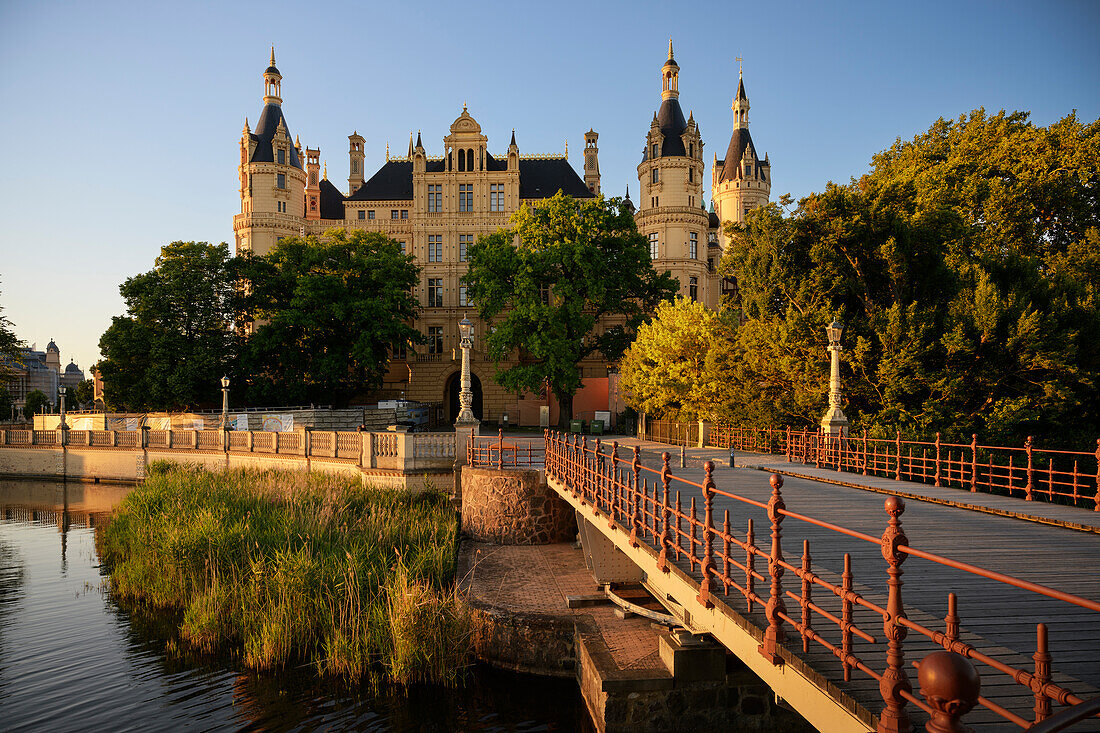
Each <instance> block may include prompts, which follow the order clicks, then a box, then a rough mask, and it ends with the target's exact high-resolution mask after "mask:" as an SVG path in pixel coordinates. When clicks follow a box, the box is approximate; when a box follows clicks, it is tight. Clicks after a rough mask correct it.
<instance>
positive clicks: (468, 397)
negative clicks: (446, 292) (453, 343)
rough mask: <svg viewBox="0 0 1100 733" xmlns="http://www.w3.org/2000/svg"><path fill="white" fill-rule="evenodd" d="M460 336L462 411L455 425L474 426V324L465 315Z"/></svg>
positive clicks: (463, 315) (459, 324)
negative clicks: (471, 365)
mask: <svg viewBox="0 0 1100 733" xmlns="http://www.w3.org/2000/svg"><path fill="white" fill-rule="evenodd" d="M458 335H459V341H458V345H459V348H461V349H462V380H461V385H460V386H461V389H460V390H459V393H458V404H459V408H460V409H459V411H458V419H457V420H455V425H456V426H459V425H472V424H474V423H476V422H477V418H475V417H474V411H473V407H474V392H473V389H472V388H471V385H470V383H471V379H470V349H471V348H472V347H473V343H474V324H473V323H471V322H470V319H469V318H467V317H466V314H465V313H463V314H462V320H461V321H459V322H458Z"/></svg>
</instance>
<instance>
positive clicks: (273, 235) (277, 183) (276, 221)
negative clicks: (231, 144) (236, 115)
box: [233, 47, 306, 254]
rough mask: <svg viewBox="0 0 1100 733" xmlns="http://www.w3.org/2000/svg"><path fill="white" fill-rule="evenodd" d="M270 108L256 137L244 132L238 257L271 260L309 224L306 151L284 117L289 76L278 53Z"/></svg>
mask: <svg viewBox="0 0 1100 733" xmlns="http://www.w3.org/2000/svg"><path fill="white" fill-rule="evenodd" d="M263 76H264V97H263V101H264V108H263V111H262V112H261V113H260V119H259V120H258V121H257V123H256V130H255V132H253V131H252V130H251V129H250V128H249V126H248V121H247V120H245V126H244V130H242V132H241V145H240V153H241V156H240V160H241V162H240V166H239V167H238V174H239V176H240V191H241V212H240V213H239V214H237V215H236V216H234V217H233V231H234V234H235V237H236V249H237V253H238V254H241V253H243V252H255V253H256V254H266V253H267V252H269V251H270V250H271V248H272V247H274V246H275V243H276V242H277V241H279V240H280V239H282V238H283V237H293V236H297V235H298V234H299V233H300V232H301V229H302V226H303V224H304V221H305V188H306V173H305V171H304V170H303V169H302V162H301V154H300V153H301V146H300V145H299V144H297V143H296V142H295V140H294V139H293V138H292V137H291V135H290V130H289V128H288V126H287V124H286V119H285V118H284V117H283V108H282V104H283V98H282V80H283V76H282V74H280V73H279V69H278V68H276V66H275V49H274V47H272V49H271V61H270V63H269V65H268V67H267V68H266V69H264V74H263Z"/></svg>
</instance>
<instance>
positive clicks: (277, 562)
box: [98, 467, 470, 683]
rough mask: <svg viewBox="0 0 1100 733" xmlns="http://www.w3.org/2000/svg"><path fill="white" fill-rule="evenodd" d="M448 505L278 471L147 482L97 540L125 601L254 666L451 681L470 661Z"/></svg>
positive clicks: (161, 473) (155, 473) (180, 472)
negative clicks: (166, 612) (172, 612)
mask: <svg viewBox="0 0 1100 733" xmlns="http://www.w3.org/2000/svg"><path fill="white" fill-rule="evenodd" d="M456 522H457V519H456V517H455V514H454V511H453V509H452V508H451V507H450V505H449V503H448V501H447V499H446V497H445V496H443V495H441V494H438V493H427V494H423V495H418V496H413V495H409V494H407V493H398V492H396V491H389V490H378V489H370V488H363V487H362V486H360V485H359V483H358V482H357V481H355V480H354V479H351V478H344V477H339V476H331V475H326V474H321V473H302V472H294V473H291V472H282V471H245V470H234V471H220V472H206V471H197V470H191V469H188V468H181V467H160V468H157V469H155V470H151V471H150V475H149V476H148V477H147V478H146V480H145V482H144V483H143V484H142V485H141V486H139V487H137V488H136V489H134V491H133V492H132V493H131V494H130V495H129V496H128V497H127V498H126V500H125V501H124V502H123V503H122V505H121V506H120V507H119V508H118V510H117V511H116V513H115V514H114V516H113V517H112V518H111V520H110V522H109V523H108V524H107V525H106V526H105V527H104V528H103V531H102V532H100V533H99V534H98V537H99V539H98V542H99V552H100V557H101V558H102V560H103V562H104V563H105V564H106V566H107V568H108V569H109V571H110V574H111V587H112V592H113V593H114V594H115V595H116V597H118V598H119V599H120V600H123V601H125V602H130V603H134V604H141V605H146V606H151V607H154V608H164V609H178V610H179V611H181V612H182V622H181V627H180V632H181V636H182V638H183V639H184V640H186V641H187V642H188V643H190V644H191V645H192V646H194V647H196V648H198V649H202V650H205V651H214V650H220V651H231V652H234V653H239V654H240V655H241V658H242V660H243V661H244V662H245V664H247V665H248V666H249V667H252V668H255V669H271V668H276V667H281V666H284V665H286V664H287V663H292V662H293V663H300V662H310V663H313V664H315V665H316V667H317V668H318V670H319V671H320V672H322V673H325V674H336V675H342V676H346V677H348V678H351V679H358V678H360V677H361V676H364V675H368V674H373V673H377V672H378V671H380V670H382V671H384V672H385V674H386V676H387V677H389V678H390V679H393V680H396V681H399V682H443V683H453V682H454V681H455V680H456V679H457V678H458V676H459V674H460V672H461V670H462V669H463V667H464V666H465V664H466V658H467V656H468V651H469V636H470V634H469V628H468V623H469V622H468V620H467V619H468V616H467V614H466V613H465V611H464V609H463V607H462V605H461V603H459V602H458V601H457V599H456V598H455V595H454V592H453V590H452V580H453V578H452V574H453V569H454V562H455V553H456V551H457V548H456V529H457V527H456Z"/></svg>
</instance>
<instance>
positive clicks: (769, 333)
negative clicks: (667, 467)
mask: <svg viewBox="0 0 1100 733" xmlns="http://www.w3.org/2000/svg"><path fill="white" fill-rule="evenodd" d="M731 236H732V245H731V247H730V248H729V251H728V253H727V255H726V258H725V259H724V261H723V267H724V268H725V270H726V272H728V273H729V274H732V275H734V276H736V277H737V280H738V285H739V288H740V293H741V296H742V303H741V306H742V309H743V314H744V317H745V319H746V321H745V323H744V325H743V326H742V327H741V328H740V329H739V331H738V337H737V342H736V344H735V345H734V358H735V362H736V363H737V365H738V366H737V370H736V373H737V377H736V379H735V383H736V384H738V385H741V386H742V387H743V390H742V393H741V394H740V395H739V397H738V399H737V400H736V402H735V405H734V410H735V411H736V412H737V413H739V417H742V418H744V419H759V420H767V421H776V422H783V421H786V422H790V421H796V422H798V421H804V422H806V423H810V424H813V423H814V422H816V420H817V419H818V418H819V417H820V414H821V413H822V412H823V411H824V406H825V395H826V392H827V383H828V369H827V358H828V357H827V354H826V351H825V348H824V346H825V343H824V341H825V338H824V326H825V324H827V323H828V322H829V321H830V320H832V318H833V317H834V316H839V317H840V318H841V320H842V321H843V322H844V323H845V325H846V326H847V330H846V332H845V335H844V347H845V353H844V356H843V360H844V361H843V367H842V368H843V377H844V381H845V387H844V391H845V394H846V397H847V398H848V403H849V404H848V406H847V407H846V408H845V409H846V412H847V413H848V415H849V418H850V419H851V420H852V422H853V424H854V426H855V427H857V428H858V427H860V426H878V427H880V428H884V429H887V430H891V431H892V430H894V429H900V430H902V431H903V432H904V433H906V434H908V435H925V436H927V435H930V434H931V433H933V432H936V431H940V432H942V433H944V436H945V438H947V437H952V438H963V439H965V438H969V435H970V433H971V432H975V433H979V434H981V435H982V437H983V439H986V440H991V441H1010V442H1019V441H1022V440H1023V438H1024V437H1025V436H1027V435H1035V436H1037V437H1038V438H1039V439H1043V438H1044V437H1045V438H1047V439H1048V440H1047V443H1048V444H1053V443H1058V444H1061V445H1066V444H1067V443H1069V442H1072V441H1073V440H1074V439H1082V440H1083V439H1084V438H1085V437H1086V436H1091V437H1092V438H1095V434H1096V433H1097V432H1098V431H1100V391H1098V390H1100V291H1098V288H1100V122H1092V123H1089V124H1082V123H1081V122H1079V121H1078V120H1077V118H1076V117H1075V116H1074V115H1070V116H1068V117H1066V118H1064V119H1062V120H1060V121H1058V122H1056V123H1054V124H1053V125H1051V126H1049V127H1046V128H1044V127H1038V126H1035V125H1033V124H1032V123H1030V122H1029V121H1028V115H1027V114H1026V113H1020V112H1017V113H1012V114H1006V113H1004V112H1001V113H999V114H997V115H992V116H990V115H986V114H985V112H984V111H982V110H978V111H975V112H973V113H971V114H970V115H968V116H967V115H964V116H962V117H960V118H959V119H957V120H954V121H945V120H939V121H937V122H936V123H935V124H933V125H932V127H931V128H930V129H929V130H928V132H926V133H923V134H921V135H918V136H916V137H915V138H914V139H913V140H912V141H906V142H903V141H900V140H899V141H898V142H897V143H895V144H894V145H893V146H892V147H891V148H890V149H889V150H886V151H884V152H882V153H880V154H878V155H876V156H875V158H874V162H873V167H872V169H871V171H870V172H869V173H868V174H866V175H864V176H862V177H861V178H860V179H858V180H853V181H852V182H851V183H850V184H848V185H845V186H837V185H834V184H829V185H828V186H827V187H826V189H825V190H824V191H823V192H822V193H817V194H812V195H810V196H808V197H806V198H805V199H802V201H800V202H799V206H798V208H797V210H796V211H794V212H793V213H792V214H790V215H787V214H785V213H784V212H783V211H782V210H781V209H780V208H779V207H777V206H774V205H772V206H769V207H766V208H763V209H759V210H757V211H755V212H753V213H752V214H751V215H750V216H749V218H748V220H747V222H746V223H745V225H744V226H743V227H738V228H735V230H734V231H731Z"/></svg>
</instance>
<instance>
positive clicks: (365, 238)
mask: <svg viewBox="0 0 1100 733" xmlns="http://www.w3.org/2000/svg"><path fill="white" fill-rule="evenodd" d="M244 272H245V276H246V279H247V281H248V282H249V286H250V290H251V292H250V295H249V297H248V311H249V317H250V318H253V319H255V323H256V324H257V325H256V327H255V329H254V332H253V334H252V336H251V337H250V338H249V339H248V340H247V355H246V364H247V366H248V369H247V372H248V374H249V377H248V379H249V381H250V384H249V399H250V400H252V401H267V402H269V403H273V404H293V403H295V402H297V403H306V402H312V403H320V404H345V403H346V402H347V401H348V400H349V399H350V398H351V397H353V396H354V395H356V394H359V393H361V392H367V391H370V390H373V389H377V388H378V387H380V386H381V384H382V377H383V376H384V375H385V373H386V368H387V364H388V362H389V359H390V356H391V354H392V353H393V351H394V350H395V349H400V348H403V347H404V345H405V344H410V343H411V344H416V343H419V342H421V341H422V340H423V337H422V336H421V335H420V333H419V332H418V331H416V329H415V328H413V326H412V325H411V323H412V321H413V319H414V318H415V317H416V314H417V312H418V310H419V304H418V302H417V300H416V296H415V295H414V289H415V287H416V285H417V283H418V282H419V280H418V273H419V269H418V268H417V267H416V265H415V264H414V262H413V258H412V257H408V256H406V255H405V254H403V253H402V252H401V248H400V246H399V245H398V243H397V242H395V241H394V240H392V239H389V238H387V237H386V236H385V235H384V234H381V233H378V232H364V231H361V230H354V231H352V232H350V233H349V232H347V231H345V230H343V229H336V230H333V231H330V232H328V233H327V234H326V235H325V238H324V239H323V240H322V239H318V238H317V237H314V236H308V237H304V238H300V237H290V238H287V239H284V240H282V241H281V242H279V243H278V244H276V245H275V248H274V249H273V250H272V251H271V252H270V253H268V254H267V255H266V256H264V257H256V258H253V259H252V260H251V261H250V262H248V263H247V265H246V266H245V268H244Z"/></svg>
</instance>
